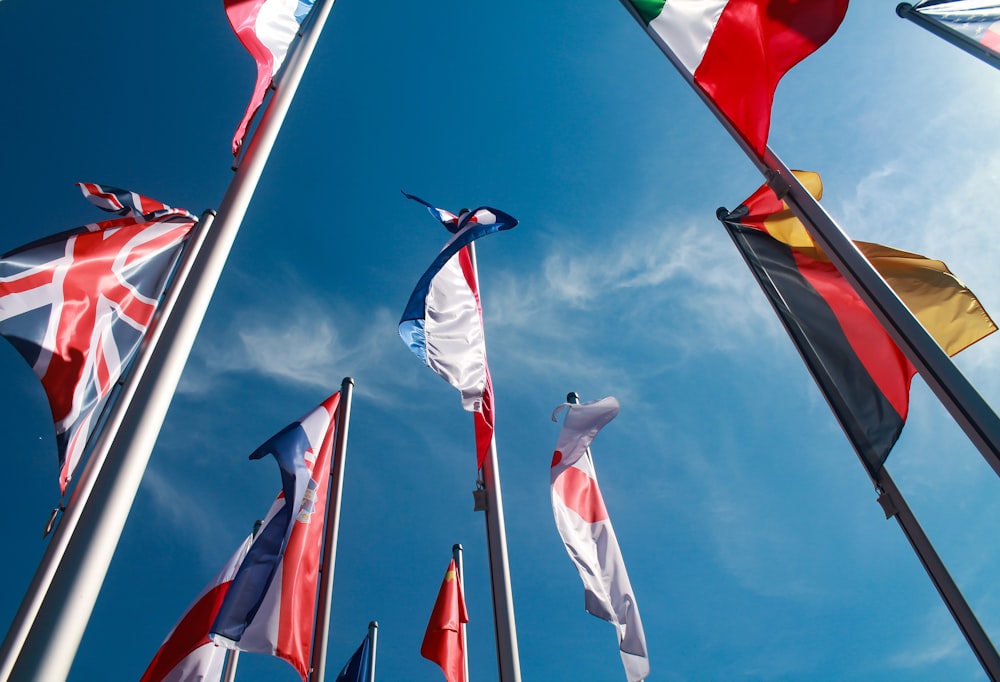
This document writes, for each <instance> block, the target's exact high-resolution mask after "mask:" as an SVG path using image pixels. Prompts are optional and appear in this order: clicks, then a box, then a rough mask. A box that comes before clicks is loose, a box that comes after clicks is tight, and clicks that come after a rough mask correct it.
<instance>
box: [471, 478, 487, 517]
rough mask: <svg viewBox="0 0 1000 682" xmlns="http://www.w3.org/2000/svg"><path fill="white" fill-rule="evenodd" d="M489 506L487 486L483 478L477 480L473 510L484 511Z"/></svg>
mask: <svg viewBox="0 0 1000 682" xmlns="http://www.w3.org/2000/svg"><path fill="white" fill-rule="evenodd" d="M488 506H489V505H488V504H487V502H486V486H485V484H484V483H483V482H482V481H481V480H479V481H476V489H475V490H473V491H472V511H474V512H480V511H481V512H484V511H486V509H487V508H488Z"/></svg>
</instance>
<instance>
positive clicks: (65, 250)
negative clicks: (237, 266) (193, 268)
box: [0, 183, 197, 493]
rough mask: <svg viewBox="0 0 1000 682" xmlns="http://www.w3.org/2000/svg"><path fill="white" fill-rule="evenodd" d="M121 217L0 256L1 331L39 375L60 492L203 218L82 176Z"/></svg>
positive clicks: (93, 194) (94, 197)
mask: <svg viewBox="0 0 1000 682" xmlns="http://www.w3.org/2000/svg"><path fill="white" fill-rule="evenodd" d="M79 187H80V189H81V190H82V191H83V195H84V196H85V197H86V198H87V199H88V200H89V201H90V202H91V203H93V204H94V205H95V206H97V207H98V208H101V209H103V210H105V211H110V212H113V213H117V214H118V215H119V217H118V218H113V219H111V220H105V221H102V222H96V223H90V224H88V225H84V226H82V227H78V228H75V229H72V230H68V231H66V232H61V233H59V234H56V235H53V236H51V237H46V238H44V239H40V240H38V241H35V242H32V243H30V244H27V245H25V246H22V247H20V248H18V249H15V250H13V251H10V252H8V253H6V254H4V255H3V256H0V336H3V337H4V338H6V339H7V340H8V341H10V342H11V344H13V346H14V347H15V348H16V349H17V351H18V352H19V353H20V354H21V355H22V356H23V357H24V359H25V360H27V361H28V364H29V365H31V367H32V368H33V369H34V371H35V374H37V375H38V378H39V379H41V382H42V387H43V388H44V390H45V394H46V396H47V397H48V400H49V407H50V408H51V410H52V419H53V421H54V422H55V429H56V444H57V447H58V451H59V487H60V489H61V490H62V492H63V493H65V492H66V487H67V485H68V483H69V481H70V479H71V477H72V475H73V471H74V469H75V468H76V466H77V464H78V463H79V461H80V458H81V456H82V455H83V453H84V451H85V449H86V446H87V441H88V438H89V437H90V433H91V431H92V429H93V427H94V423H95V421H96V420H97V415H98V414H99V409H98V408H99V407H101V406H102V405H103V403H104V402H105V400H106V399H107V397H108V394H109V393H110V392H111V389H112V388H113V387H114V385H115V383H116V382H117V381H118V379H119V378H120V377H121V374H122V370H123V368H124V367H125V366H126V365H127V363H128V361H129V359H130V357H131V356H132V354H133V352H134V351H135V349H136V348H137V347H138V346H139V342H140V341H141V340H142V337H143V334H144V333H145V331H146V329H147V328H148V327H149V324H150V322H151V321H152V319H153V313H154V312H155V311H156V304H157V302H158V301H159V299H160V296H161V295H162V294H163V289H164V287H165V286H166V282H167V279H168V277H169V275H170V273H171V271H172V269H173V265H174V263H175V262H176V260H177V258H178V256H179V255H180V252H181V249H182V247H183V244H184V240H185V238H186V237H187V236H188V234H190V232H191V229H192V227H194V225H195V223H196V222H197V218H196V217H195V216H193V215H192V214H190V213H188V212H187V211H185V210H184V209H175V208H171V207H169V206H166V205H165V204H162V203H160V202H158V201H154V200H152V199H147V198H146V197H143V196H140V195H138V194H135V193H133V192H129V191H126V190H120V189H116V188H114V187H106V186H101V185H96V184H91V183H80V184H79Z"/></svg>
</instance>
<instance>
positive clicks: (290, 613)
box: [210, 393, 340, 680]
mask: <svg viewBox="0 0 1000 682" xmlns="http://www.w3.org/2000/svg"><path fill="white" fill-rule="evenodd" d="M339 403H340V393H335V394H333V395H332V396H330V397H329V398H327V399H326V400H325V401H324V402H323V403H322V404H321V405H320V406H319V407H317V408H316V409H315V410H313V411H312V412H310V413H309V414H307V415H306V416H305V417H303V418H302V419H300V420H299V421H297V422H294V423H292V424H290V425H289V426H287V427H285V428H284V429H283V430H282V431H281V432H279V433H278V434H277V435H276V436H274V437H273V438H271V439H270V440H269V441H267V442H266V443H264V444H263V445H262V446H260V447H259V448H257V450H255V451H254V452H253V454H251V455H250V459H260V458H262V457H265V456H267V455H274V458H275V459H276V460H278V466H279V467H280V469H281V483H282V492H281V493H280V494H279V495H278V498H277V499H276V500H275V502H274V504H273V505H272V506H271V510H270V511H269V512H268V514H267V516H266V517H265V518H264V522H263V524H262V526H261V530H260V532H259V533H258V534H257V537H256V539H255V540H254V542H253V545H251V547H250V550H249V551H248V552H247V555H246V558H245V559H244V560H243V562H242V564H241V565H240V568H239V571H237V573H236V575H235V577H234V578H233V582H232V586H231V587H230V588H229V591H228V592H227V594H226V598H225V599H224V600H223V602H222V604H221V605H220V607H219V611H218V614H217V616H216V618H215V621H214V623H213V624H212V627H211V630H210V636H211V638H212V640H213V641H214V642H215V643H216V644H219V645H220V646H224V647H227V648H231V649H239V650H240V651H252V652H256V653H263V654H269V655H272V656H278V657H279V658H283V659H285V660H286V661H288V662H289V663H290V664H291V665H292V666H293V667H294V668H295V669H296V670H297V671H298V672H299V675H301V676H302V679H303V680H305V679H306V676H307V674H308V671H309V648H310V645H311V644H312V635H313V622H314V620H315V617H316V587H317V580H318V575H319V564H320V551H321V548H322V543H323V521H324V519H325V518H326V499H327V490H328V487H329V479H330V459H331V453H332V451H333V440H334V435H335V432H336V426H337V420H336V414H337V406H338V405H339Z"/></svg>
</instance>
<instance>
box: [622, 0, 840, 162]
mask: <svg viewBox="0 0 1000 682" xmlns="http://www.w3.org/2000/svg"><path fill="white" fill-rule="evenodd" d="M629 2H630V4H631V5H632V6H633V7H634V8H635V10H636V12H637V14H638V15H639V18H640V19H641V21H642V22H643V23H644V24H645V25H646V31H647V32H648V33H650V34H651V35H652V36H654V40H656V41H657V42H658V43H660V44H661V45H662V46H665V47H666V48H667V50H669V51H670V52H671V53H672V54H673V56H674V57H675V58H676V59H677V61H678V62H679V63H680V64H681V65H683V67H684V68H685V69H687V70H688V71H689V72H690V73H691V75H692V77H693V79H694V82H695V84H696V85H697V86H698V87H699V88H701V90H702V91H703V92H704V93H705V94H706V95H708V97H709V98H710V99H711V100H712V101H713V102H715V105H716V106H717V107H718V108H719V110H720V111H721V112H722V114H723V115H724V116H725V117H726V118H727V119H729V122H730V123H732V125H733V127H734V128H736V130H737V132H739V134H740V135H742V136H743V138H744V139H746V141H747V142H748V143H749V144H750V146H751V147H752V148H753V149H754V151H756V152H757V154H761V155H762V154H763V153H764V147H765V146H766V145H767V134H768V128H769V127H770V122H771V102H772V101H773V99H774V91H775V89H776V88H777V87H778V81H779V80H781V77H782V76H784V75H785V73H786V72H787V71H788V70H789V69H791V68H792V67H793V66H795V65H796V64H798V63H799V62H800V61H802V60H803V59H805V58H806V57H808V56H809V55H810V54H812V53H813V52H815V51H816V50H818V49H819V48H820V46H822V45H823V43H825V42H826V41H827V40H828V39H829V38H830V36H832V35H833V34H834V32H835V31H836V30H837V28H838V27H839V26H840V22H841V21H842V20H843V18H844V14H845V13H846V12H847V0H809V1H808V2H806V1H802V0H712V1H709V2H698V3H695V2H674V1H670V2H667V1H666V0H629Z"/></svg>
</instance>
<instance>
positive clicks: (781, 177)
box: [621, 0, 1000, 476]
mask: <svg viewBox="0 0 1000 682" xmlns="http://www.w3.org/2000/svg"><path fill="white" fill-rule="evenodd" d="M621 3H622V5H624V6H625V8H626V9H627V10H628V11H629V13H630V14H631V15H632V16H633V17H634V18H635V20H636V21H637V22H639V25H640V26H642V27H643V28H644V29H645V30H646V33H647V34H648V35H649V37H650V38H652V39H653V42H654V43H656V45H657V46H658V47H659V48H660V50H661V51H662V52H663V54H664V55H666V57H667V59H669V60H670V62H671V63H672V64H673V65H674V67H675V68H676V69H677V71H678V72H679V73H680V74H681V75H682V76H683V77H684V79H685V80H686V81H687V82H688V84H689V85H690V86H691V88H692V89H693V90H694V91H695V93H697V94H698V96H699V97H701V99H702V101H703V102H704V103H705V106H707V107H708V108H709V110H710V111H711V112H712V113H713V114H714V115H715V117H716V118H717V119H718V120H719V122H720V123H721V124H722V125H723V127H725V129H726V130H727V131H729V134H730V135H732V137H733V139H734V140H735V141H736V143H737V144H738V145H739V146H740V148H741V149H742V150H743V151H744V153H745V154H746V155H747V157H748V158H749V159H750V161H751V162H753V164H754V165H755V166H756V167H757V170H759V171H760V172H761V174H762V175H763V176H764V178H765V179H766V181H767V183H768V185H769V186H770V187H771V188H772V189H773V190H774V191H775V193H776V194H777V195H778V196H779V197H780V198H782V199H783V200H784V201H785V202H786V203H788V206H789V208H790V209H791V210H792V212H793V213H794V214H795V215H796V217H798V218H799V220H801V221H802V224H803V225H805V227H806V229H807V230H808V231H809V234H810V235H811V236H812V237H813V239H815V240H816V243H817V244H818V245H819V246H820V248H822V249H823V252H824V253H826V255H827V256H828V257H829V258H830V261H831V262H832V263H833V264H834V266H835V267H836V268H837V270H838V271H840V273H841V274H842V275H843V276H844V278H845V279H846V280H847V281H848V283H850V285H851V286H852V287H854V289H855V290H856V291H857V292H858V295H859V296H861V299H862V300H863V301H864V302H865V304H866V305H867V306H868V307H869V308H871V311H872V313H873V314H874V315H875V317H876V318H877V319H878V321H879V322H880V323H881V324H882V326H883V327H885V330H886V333H888V334H889V336H890V337H891V338H892V340H893V341H894V342H895V343H896V345H897V346H899V349H900V350H901V351H903V353H904V354H905V355H906V357H907V358H908V359H909V361H910V362H911V363H913V366H914V367H916V369H917V371H918V372H919V373H920V376H922V377H923V379H924V381H925V382H926V383H927V385H928V386H929V387H930V389H931V391H933V392H934V395H936V396H937V398H938V400H940V401H941V404H942V405H944V407H945V409H947V410H948V412H949V413H950V414H951V416H952V418H953V419H954V420H955V421H956V422H957V423H958V425H959V426H960V427H961V428H962V430H963V431H965V435H966V436H968V438H969V440H971V441H972V443H973V444H974V445H975V446H976V448H977V449H978V450H979V452H980V454H982V456H983V459H985V460H986V463H987V464H989V465H990V467H992V469H993V471H994V472H995V473H996V474H997V475H998V476H1000V418H998V417H997V415H996V413H995V412H994V411H993V410H992V408H990V406H989V405H988V404H987V403H986V401H985V400H983V398H982V396H981V395H979V392H978V391H976V389H975V388H974V387H973V386H972V384H971V383H969V380H968V379H967V378H966V377H965V376H964V375H963V374H962V373H961V372H960V371H959V370H958V367H956V366H955V363H954V362H952V360H951V358H949V357H948V354H947V353H945V352H944V350H942V349H941V346H939V345H938V343H937V341H935V340H934V338H933V337H932V336H931V335H930V334H929V333H928V332H927V330H926V329H924V326H923V325H922V324H920V322H919V320H917V318H916V317H914V316H913V313H911V312H910V310H909V308H907V307H906V305H905V304H904V303H903V302H902V301H901V300H900V299H899V297H898V296H897V295H896V292H894V291H893V290H892V288H890V287H889V285H888V284H886V282H885V280H884V279H882V276H881V275H880V274H879V273H878V271H876V270H875V268H873V267H872V264H871V263H869V262H868V259H866V258H865V257H864V255H862V253H861V252H860V251H859V250H858V248H857V247H856V246H855V245H854V242H852V241H851V240H850V239H849V238H848V237H847V235H846V234H845V233H844V231H843V230H842V229H841V228H840V226H839V225H837V223H836V222H834V220H833V218H831V217H830V215H829V214H828V213H827V212H826V210H825V209H824V208H823V207H822V206H821V205H820V204H819V202H818V201H816V199H814V198H813V196H812V195H811V194H809V191H808V190H806V188H805V187H803V186H802V183H800V182H799V180H798V178H796V177H795V176H794V175H792V173H791V171H790V170H788V168H787V167H786V166H785V164H784V163H782V162H781V160H780V159H779V158H778V157H777V156H776V155H775V154H774V152H772V151H771V149H770V147H768V148H767V149H766V151H765V154H764V157H763V158H761V157H759V156H757V154H756V153H755V152H754V151H753V149H751V148H750V146H749V145H748V144H747V143H746V141H745V140H744V139H743V137H742V136H741V135H740V134H739V133H738V132H737V131H736V130H735V129H734V128H733V126H732V125H731V124H730V123H729V121H728V120H726V117H725V116H723V115H722V112H720V111H719V109H718V107H716V105H715V103H714V102H713V101H712V100H711V99H710V98H709V97H708V96H707V95H706V94H705V92H704V91H703V90H702V89H701V88H700V87H698V85H697V84H696V83H695V82H694V78H693V76H692V75H691V73H690V72H689V71H688V70H687V69H686V68H684V66H683V65H682V64H681V63H680V62H679V61H678V59H677V57H676V55H674V53H673V52H672V51H671V49H670V47H669V46H667V44H666V43H664V42H663V39H662V38H660V36H659V35H657V33H656V32H655V31H653V30H652V29H650V28H649V27H647V26H646V24H645V22H643V20H642V18H641V17H640V16H639V14H638V12H637V11H636V9H635V7H633V6H632V4H631V3H630V2H629V0H621Z"/></svg>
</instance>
